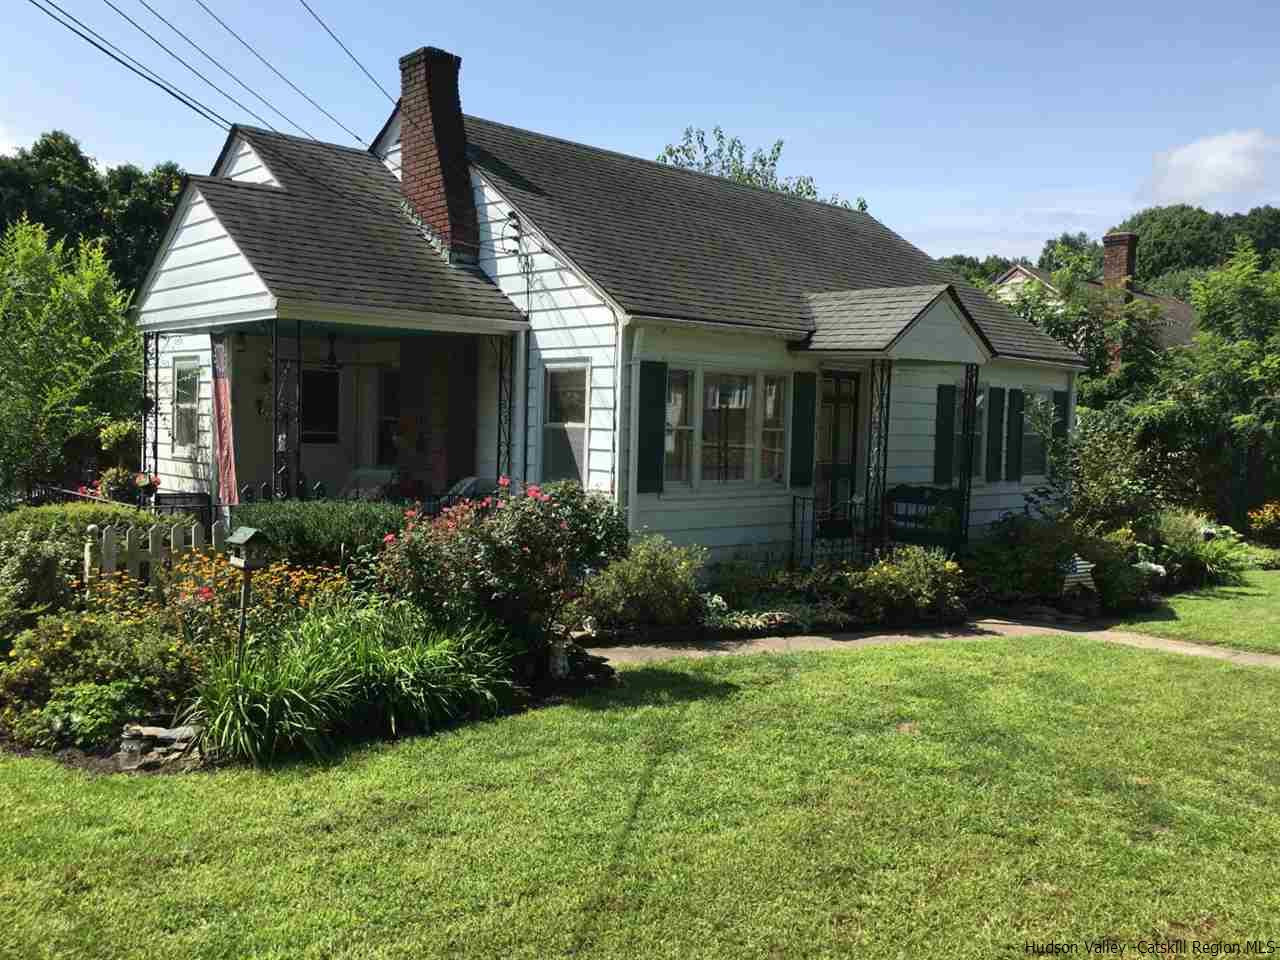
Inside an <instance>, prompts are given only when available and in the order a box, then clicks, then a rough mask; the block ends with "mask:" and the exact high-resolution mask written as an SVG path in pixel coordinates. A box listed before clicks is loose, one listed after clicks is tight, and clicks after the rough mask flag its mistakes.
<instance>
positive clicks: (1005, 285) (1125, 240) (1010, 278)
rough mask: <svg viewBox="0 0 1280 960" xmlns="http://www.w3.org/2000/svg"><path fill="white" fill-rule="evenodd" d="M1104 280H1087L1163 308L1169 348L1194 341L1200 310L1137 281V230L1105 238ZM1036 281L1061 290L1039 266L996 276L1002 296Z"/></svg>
mask: <svg viewBox="0 0 1280 960" xmlns="http://www.w3.org/2000/svg"><path fill="white" fill-rule="evenodd" d="M1102 248H1103V249H1102V279H1101V280H1088V281H1086V283H1088V284H1089V286H1091V287H1093V288H1095V289H1096V290H1098V291H1099V292H1100V291H1102V290H1105V289H1120V290H1124V291H1125V294H1126V295H1127V296H1131V297H1135V298H1137V299H1139V300H1145V301H1147V302H1148V303H1153V304H1155V305H1156V306H1157V307H1159V308H1160V312H1161V315H1162V322H1161V324H1160V326H1159V328H1158V329H1157V331H1156V334H1157V338H1158V340H1159V343H1160V345H1161V346H1162V347H1164V348H1165V349H1168V348H1169V347H1176V346H1181V345H1183V344H1186V343H1190V342H1191V338H1192V336H1194V335H1195V327H1196V312H1195V309H1194V308H1193V307H1192V306H1191V304H1189V303H1185V302H1184V301H1182V300H1179V299H1177V298H1176V297H1166V296H1163V295H1161V294H1156V293H1149V292H1147V291H1146V290H1141V289H1139V288H1138V287H1137V286H1135V285H1134V283H1133V277H1134V273H1135V272H1136V270H1137V264H1138V235H1137V234H1136V233H1108V234H1107V235H1106V236H1104V237H1103V238H1102ZM1032 280H1034V281H1036V282H1038V283H1041V284H1043V285H1044V286H1045V288H1046V289H1047V290H1048V291H1049V292H1050V293H1053V294H1055V295H1056V294H1057V293H1058V290H1057V288H1056V287H1054V285H1053V274H1052V273H1051V272H1050V271H1048V270H1041V269H1040V268H1039V267H1029V266H1026V265H1024V264H1020V263H1017V264H1014V265H1013V266H1012V267H1010V268H1009V269H1008V270H1006V271H1005V272H1004V273H1002V274H1001V275H1000V276H999V277H997V278H996V281H995V288H996V290H997V294H998V295H1001V296H1003V295H1005V293H1008V294H1010V295H1011V294H1012V292H1013V291H1014V290H1016V289H1017V288H1018V287H1020V286H1022V285H1023V284H1024V283H1029V282H1030V281H1032Z"/></svg>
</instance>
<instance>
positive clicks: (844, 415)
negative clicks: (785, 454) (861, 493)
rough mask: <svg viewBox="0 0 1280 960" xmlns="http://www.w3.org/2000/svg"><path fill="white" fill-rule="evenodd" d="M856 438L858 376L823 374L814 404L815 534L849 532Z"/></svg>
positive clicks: (839, 534)
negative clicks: (816, 431)
mask: <svg viewBox="0 0 1280 960" xmlns="http://www.w3.org/2000/svg"><path fill="white" fill-rule="evenodd" d="M857 439H858V375H857V374H856V373H827V374H824V375H823V377H822V400H821V403H820V405H819V407H818V457H817V459H818V472H817V478H816V479H817V483H816V485H815V490H814V495H815V501H816V502H815V503H814V511H815V515H816V517H817V519H818V535H819V536H823V537H847V536H850V535H851V534H852V530H853V524H852V521H853V519H854V518H853V515H852V506H851V501H852V499H853V495H854V493H855V489H856V485H855V484H854V468H855V466H856V464H857V452H856V451H857V449H858V443H857Z"/></svg>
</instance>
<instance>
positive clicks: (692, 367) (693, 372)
mask: <svg viewBox="0 0 1280 960" xmlns="http://www.w3.org/2000/svg"><path fill="white" fill-rule="evenodd" d="M673 370H674V371H679V372H681V373H687V374H689V425H688V426H682V427H673V428H672V431H673V432H674V431H677V430H678V431H681V432H685V431H687V432H688V434H689V478H688V479H687V480H668V479H667V425H666V424H665V423H663V425H662V486H663V489H664V490H665V489H666V488H667V487H670V488H671V489H673V490H678V491H693V490H696V489H697V488H698V487H697V481H698V472H699V471H700V470H701V469H702V443H701V436H702V399H701V391H702V371H701V370H699V369H698V365H697V364H694V363H669V364H667V389H668V390H670V388H671V372H672V371H673Z"/></svg>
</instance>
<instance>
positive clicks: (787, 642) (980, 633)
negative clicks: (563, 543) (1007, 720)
mask: <svg viewBox="0 0 1280 960" xmlns="http://www.w3.org/2000/svg"><path fill="white" fill-rule="evenodd" d="M1052 633H1069V634H1074V635H1077V636H1083V637H1089V638H1091V639H1094V640H1102V641H1105V642H1107V643H1118V644H1123V645H1124V646H1129V647H1141V648H1143V649H1145V650H1160V651H1163V652H1166V653H1181V654H1185V655H1186V656H1190V657H1205V658H1207V659H1210V660H1227V661H1230V662H1231V663H1235V664H1240V665H1242V666H1247V667H1276V668H1280V654H1274V653H1251V652H1248V651H1245V650H1232V649H1231V648H1230V647H1211V646H1206V645H1204V644H1199V643H1187V642H1186V641H1183V640H1167V639H1164V638H1163V637H1149V636H1144V635H1142V634H1137V633H1127V632H1125V631H1123V630H1111V629H1108V628H1106V627H1099V626H1096V625H1089V624H1079V623H1044V622H1026V621H1015V620H977V621H974V622H972V623H969V624H966V625H965V626H963V627H955V628H950V629H942V630H907V631H904V632H902V633H835V634H822V635H814V636H791V637H756V638H751V639H744V640H707V641H702V642H694V643H687V644H652V645H648V644H632V645H628V646H622V647H591V648H588V651H587V652H588V653H592V654H594V655H596V656H598V657H606V658H608V659H609V660H611V661H612V662H614V663H618V664H623V663H651V662H653V661H655V660H670V659H673V658H675V657H710V656H720V655H724V654H743V653H798V652H800V651H805V650H857V649H860V648H862V647H887V646H909V645H912V644H919V643H931V642H934V641H937V640H980V639H982V638H984V637H990V636H1029V635H1033V634H1052Z"/></svg>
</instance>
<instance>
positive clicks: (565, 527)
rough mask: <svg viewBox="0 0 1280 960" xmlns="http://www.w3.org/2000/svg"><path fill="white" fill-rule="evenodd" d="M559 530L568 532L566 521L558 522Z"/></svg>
mask: <svg viewBox="0 0 1280 960" xmlns="http://www.w3.org/2000/svg"><path fill="white" fill-rule="evenodd" d="M560 529H561V530H568V529H569V523H568V521H565V520H561V521H560Z"/></svg>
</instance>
